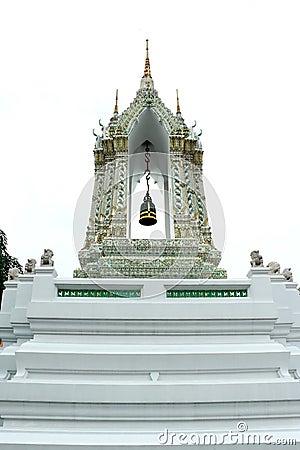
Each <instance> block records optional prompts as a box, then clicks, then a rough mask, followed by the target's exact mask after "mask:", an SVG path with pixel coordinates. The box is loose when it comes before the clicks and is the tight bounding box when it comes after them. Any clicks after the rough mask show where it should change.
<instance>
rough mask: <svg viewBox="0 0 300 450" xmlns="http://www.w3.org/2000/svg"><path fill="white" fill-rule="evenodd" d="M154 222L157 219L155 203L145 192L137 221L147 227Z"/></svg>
mask: <svg viewBox="0 0 300 450" xmlns="http://www.w3.org/2000/svg"><path fill="white" fill-rule="evenodd" d="M156 222H157V220H156V209H155V205H154V203H153V202H152V198H151V197H150V195H149V194H148V192H147V194H146V195H145V197H144V201H143V203H142V204H141V209H140V220H139V223H140V224H141V225H144V226H146V227H149V226H150V225H155V224H156Z"/></svg>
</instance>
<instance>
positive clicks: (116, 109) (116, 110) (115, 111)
mask: <svg viewBox="0 0 300 450" xmlns="http://www.w3.org/2000/svg"><path fill="white" fill-rule="evenodd" d="M114 114H119V111H118V89H116V104H115V109H114Z"/></svg>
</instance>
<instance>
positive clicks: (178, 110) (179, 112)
mask: <svg viewBox="0 0 300 450" xmlns="http://www.w3.org/2000/svg"><path fill="white" fill-rule="evenodd" d="M176 97H177V111H176V112H177V114H181V111H180V105H179V96H178V89H176Z"/></svg>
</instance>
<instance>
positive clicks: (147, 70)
mask: <svg viewBox="0 0 300 450" xmlns="http://www.w3.org/2000/svg"><path fill="white" fill-rule="evenodd" d="M144 77H147V78H152V77H151V70H150V59H149V48H148V39H146V59H145V69H144Z"/></svg>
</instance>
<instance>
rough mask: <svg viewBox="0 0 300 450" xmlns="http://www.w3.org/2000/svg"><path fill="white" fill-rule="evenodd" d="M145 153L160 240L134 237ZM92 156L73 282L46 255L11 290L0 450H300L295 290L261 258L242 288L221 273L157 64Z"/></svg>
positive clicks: (197, 162)
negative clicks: (157, 82) (220, 449)
mask: <svg viewBox="0 0 300 450" xmlns="http://www.w3.org/2000/svg"><path fill="white" fill-rule="evenodd" d="M147 145H148V147H149V149H150V171H151V173H150V175H151V182H150V194H151V195H152V197H151V198H152V200H153V203H154V204H155V205H156V209H157V211H156V213H157V225H154V226H155V227H156V226H159V225H161V228H158V229H157V230H158V231H159V238H157V237H155V236H151V232H150V231H151V229H152V228H151V227H152V226H146V227H144V228H145V236H143V237H140V235H139V234H138V232H139V231H138V225H137V224H136V222H135V221H136V216H137V218H138V216H139V211H138V210H136V205H138V207H139V206H140V204H141V203H142V201H143V196H144V194H145V186H146V184H145V182H144V178H143V177H144V173H145V172H146V170H145V166H144V163H145V160H144V156H145V154H144V153H145V149H146V148H148V147H147ZM146 153H147V151H146ZM94 155H95V188H94V193H93V198H92V202H91V213H90V219H89V224H88V230H87V235H86V241H85V244H84V248H83V249H82V250H81V251H80V262H81V268H80V269H78V270H76V271H75V277H74V278H59V277H58V276H57V273H56V270H55V266H54V264H53V260H52V257H53V253H52V252H51V251H49V250H46V251H45V252H44V255H43V257H42V259H41V264H40V266H37V267H34V264H33V265H31V266H30V265H29V266H28V267H27V272H26V273H25V274H23V275H20V276H19V277H17V276H16V274H14V273H12V274H11V278H12V279H11V280H9V281H7V282H6V290H5V291H4V296H3V300H2V309H1V312H0V337H1V338H2V342H3V347H2V350H1V353H0V379H1V382H0V417H1V426H0V449H1V450H2V449H3V450H11V449H18V450H27V449H31V450H41V449H46V450H47V449H56V450H78V449H85V450H87V449H110V450H112V449H123V448H124V449H134V450H138V449H158V448H161V447H162V446H171V447H172V448H182V447H188V446H189V445H203V447H205V448H206V447H209V448H211V449H213V448H216V447H217V446H219V445H226V448H228V449H229V448H235V447H237V446H241V445H246V444H251V445H252V447H255V448H259V449H265V448H270V445H272V444H274V445H285V446H287V445H288V446H292V447H293V448H300V296H299V292H298V290H297V283H295V282H293V281H291V280H292V279H291V276H290V273H289V271H285V272H284V274H280V269H279V266H278V265H276V264H274V263H273V264H270V265H269V266H268V267H264V265H263V261H262V258H261V257H260V255H259V254H258V252H253V253H252V261H251V266H250V270H249V273H248V274H247V276H246V277H245V278H240V279H228V278H226V271H225V270H224V269H219V268H218V264H219V261H220V257H221V255H220V252H219V251H218V250H217V249H216V248H215V246H214V243H213V239H212V236H211V232H210V227H209V221H208V213H207V208H206V201H205V193H204V189H203V183H202V156H203V153H202V146H201V142H200V136H198V135H197V134H196V132H194V129H193V128H191V129H190V128H188V127H187V126H186V125H185V123H184V121H183V119H182V117H181V112H180V107H179V102H178V106H177V112H176V115H173V114H172V113H171V111H170V110H169V109H168V108H166V107H165V105H164V104H163V103H162V101H161V100H160V98H159V97H158V95H157V92H156V91H155V89H154V84H153V80H152V77H151V72H150V62H149V55H148V48H147V54H146V62H145V71H144V76H143V78H142V81H141V86H140V89H139V90H138V92H137V96H136V98H135V99H134V101H133V102H132V104H131V105H130V107H129V108H128V109H127V110H126V111H124V112H123V113H122V114H121V115H119V114H118V105H117V103H116V107H115V112H114V116H113V118H112V119H111V121H110V124H109V125H108V126H107V127H103V130H102V134H101V135H100V136H97V139H96V144H95V149H94ZM146 156H147V155H146ZM148 156H149V155H148ZM146 174H147V173H146ZM139 185H140V188H139ZM155 191H156V194H157V195H156V197H155V195H154V194H155ZM159 210H160V211H159ZM133 224H134V226H133ZM149 230H150V231H149ZM135 233H137V235H135ZM147 233H148V234H147Z"/></svg>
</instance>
